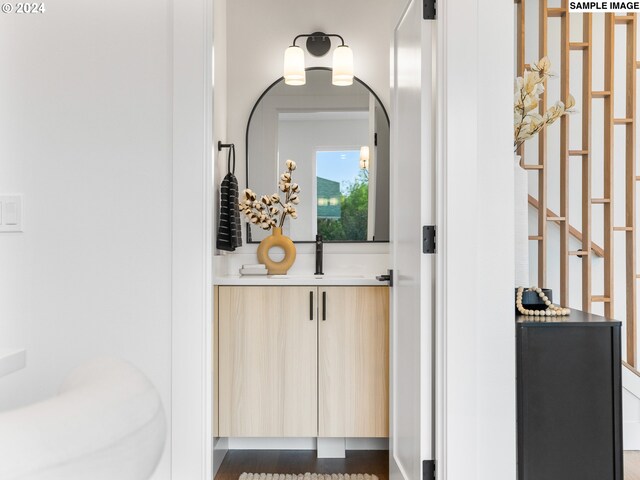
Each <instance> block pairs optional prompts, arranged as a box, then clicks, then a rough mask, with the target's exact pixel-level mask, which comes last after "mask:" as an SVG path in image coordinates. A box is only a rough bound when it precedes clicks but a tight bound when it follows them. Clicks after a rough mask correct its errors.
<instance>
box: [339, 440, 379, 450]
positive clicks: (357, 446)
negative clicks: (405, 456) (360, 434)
mask: <svg viewBox="0 0 640 480" xmlns="http://www.w3.org/2000/svg"><path fill="white" fill-rule="evenodd" d="M347 450H389V439H388V438H347Z"/></svg>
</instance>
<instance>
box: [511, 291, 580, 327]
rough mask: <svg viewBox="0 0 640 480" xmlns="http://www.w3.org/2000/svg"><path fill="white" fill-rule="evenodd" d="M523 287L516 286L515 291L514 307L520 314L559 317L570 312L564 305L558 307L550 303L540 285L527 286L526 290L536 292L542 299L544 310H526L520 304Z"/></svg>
mask: <svg viewBox="0 0 640 480" xmlns="http://www.w3.org/2000/svg"><path fill="white" fill-rule="evenodd" d="M524 290H525V288H524V287H518V292H517V293H516V308H517V309H518V312H520V314H521V315H529V316H534V317H545V319H546V317H556V316H557V317H561V316H566V315H569V313H571V310H570V309H568V308H564V307H559V306H557V305H554V304H553V303H551V300H549V297H547V296H546V295H545V294H544V292H543V291H542V289H541V288H540V287H531V288H528V289H527V291H528V292H536V293H537V294H538V296H540V298H541V299H542V301H543V302H544V303H545V305H546V306H547V308H546V310H528V309H526V308H524V307H523V306H522V295H523V293H524Z"/></svg>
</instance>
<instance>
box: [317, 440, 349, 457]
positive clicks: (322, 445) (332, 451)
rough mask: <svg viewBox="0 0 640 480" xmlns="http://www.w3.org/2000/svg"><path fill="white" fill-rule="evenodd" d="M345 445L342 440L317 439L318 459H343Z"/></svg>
mask: <svg viewBox="0 0 640 480" xmlns="http://www.w3.org/2000/svg"><path fill="white" fill-rule="evenodd" d="M346 444H347V442H345V439H344V438H340V437H325V438H318V458H345V456H346V453H347V452H346V450H347V449H346V448H345V447H346Z"/></svg>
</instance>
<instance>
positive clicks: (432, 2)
mask: <svg viewBox="0 0 640 480" xmlns="http://www.w3.org/2000/svg"><path fill="white" fill-rule="evenodd" d="M422 18H424V19H425V20H435V19H436V0H422Z"/></svg>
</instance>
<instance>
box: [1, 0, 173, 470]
mask: <svg viewBox="0 0 640 480" xmlns="http://www.w3.org/2000/svg"><path fill="white" fill-rule="evenodd" d="M46 7H47V11H46V13H44V14H42V15H30V16H27V15H22V16H19V15H1V16H0V60H1V61H2V65H4V67H3V68H2V69H0V91H2V92H3V94H2V108H0V192H3V193H4V192H7V193H22V194H24V220H25V224H24V230H25V231H24V233H21V234H0V265H1V266H2V267H1V268H0V345H1V346H7V347H26V349H27V350H28V365H27V368H26V369H24V370H22V371H20V372H17V373H14V374H12V375H10V376H8V377H5V378H1V379H0V409H9V408H14V407H17V406H18V405H22V404H25V403H28V402H34V401H38V400H41V399H43V398H45V397H48V396H50V395H53V394H54V393H55V392H56V389H57V388H58V386H59V385H60V383H61V381H62V380H63V378H64V377H65V376H66V375H67V373H68V372H69V371H70V370H71V369H73V368H74V367H76V366H78V365H81V364H83V363H84V362H86V361H87V360H88V359H90V358H93V357H95V356H99V355H113V356H117V357H121V358H124V359H126V360H128V361H130V362H131V363H133V364H134V365H136V366H137V367H139V368H140V369H141V370H142V371H143V372H144V373H145V374H146V375H147V376H148V377H149V378H150V379H151V381H152V382H153V383H154V384H155V386H156V387H157V388H158V389H159V391H160V393H161V395H162V399H163V402H164V407H165V411H166V413H167V415H168V419H170V412H171V395H170V393H171V391H170V388H171V337H170V335H171V227H172V224H171V201H172V197H171V193H172V187H171V178H172V166H171V158H172V157H171V108H172V107H171V51H170V49H171V41H172V39H171V30H170V2H168V1H161V2H157V1H150V0H140V1H136V2H131V1H124V0H113V1H110V2H77V1H71V0H57V1H55V2H52V3H47V4H46ZM166 452H169V449H168V448H167V450H166ZM168 457H169V455H168V453H165V456H164V459H163V461H162V463H161V466H160V469H159V471H158V472H157V474H156V476H155V477H154V478H156V479H161V478H162V479H166V478H169V458H168Z"/></svg>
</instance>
